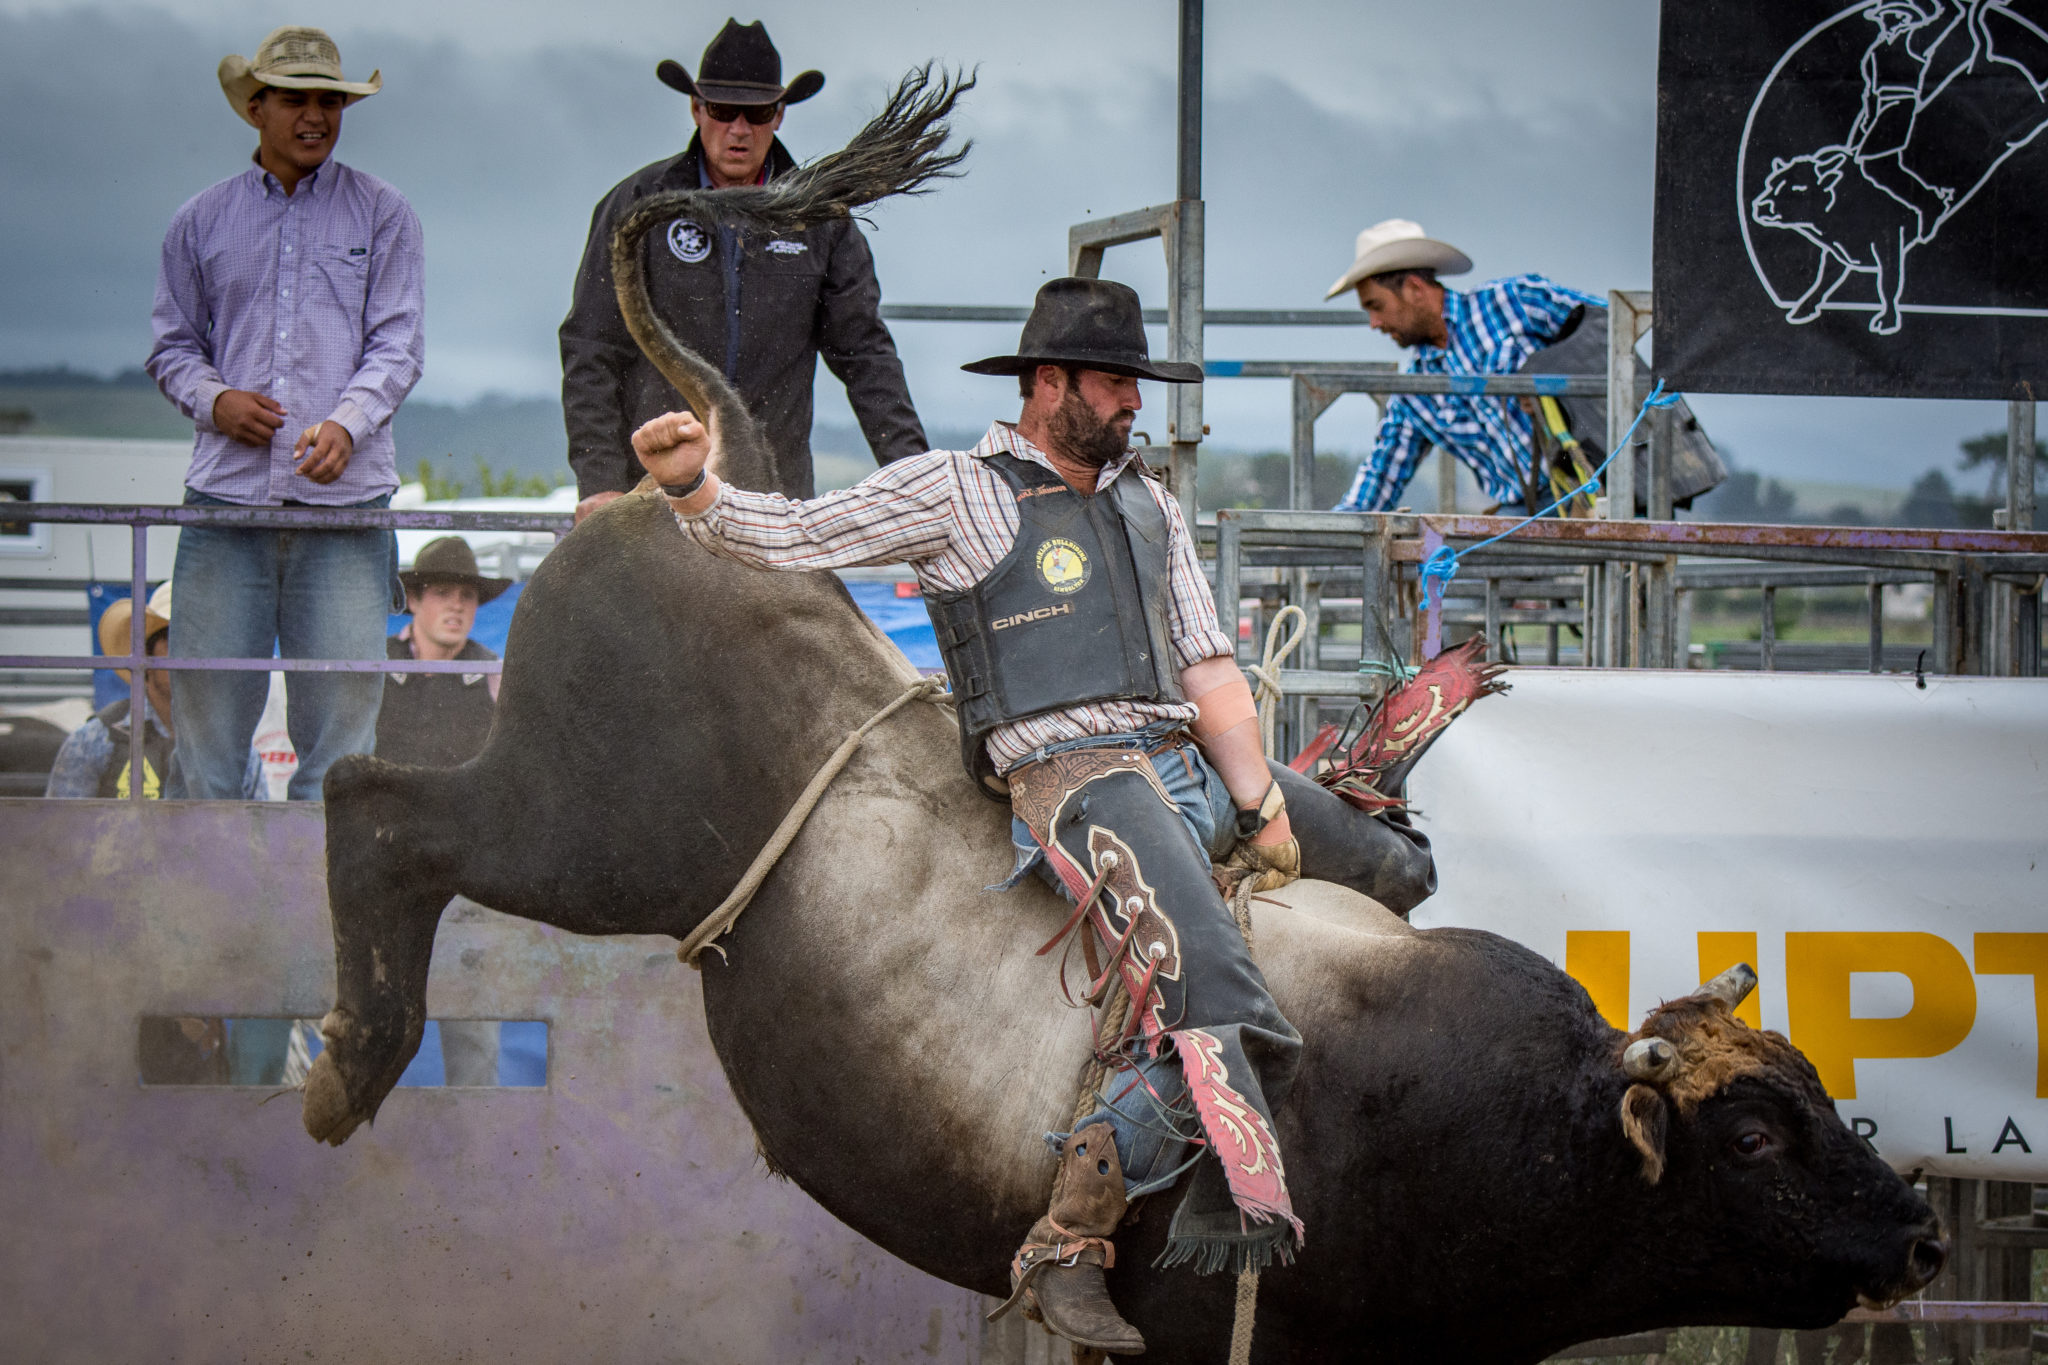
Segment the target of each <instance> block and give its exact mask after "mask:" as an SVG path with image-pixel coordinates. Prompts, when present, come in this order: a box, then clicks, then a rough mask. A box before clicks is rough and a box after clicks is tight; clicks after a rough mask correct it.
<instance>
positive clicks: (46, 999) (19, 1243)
mask: <svg viewBox="0 0 2048 1365" xmlns="http://www.w3.org/2000/svg"><path fill="white" fill-rule="evenodd" d="M0 848H4V849H5V850H6V854H5V857H4V858H0V1173H4V1174H0V1227H5V1228H6V1229H7V1233H8V1235H7V1236H6V1237H5V1238H4V1239H0V1341H5V1342H7V1343H8V1346H7V1348H6V1350H5V1352H4V1354H5V1355H6V1356H7V1357H8V1358H10V1359H20V1360H36V1361H40V1362H66V1361H79V1362H88V1361H92V1362H97V1361H108V1360H138V1361H139V1360H198V1361H216V1360H218V1361H225V1360H242V1359H262V1360H287V1359H289V1360H315V1361H350V1362H378V1361H436V1362H456V1361H491V1362H523V1361H533V1362H546V1363H547V1365H556V1363H557V1362H562V1361H628V1362H631V1361H676V1360H684V1361H720V1362H762V1365H769V1363H770V1362H774V1363H775V1365H785V1363H787V1362H808V1361H816V1362H820V1365H824V1363H825V1362H830V1363H831V1365H843V1363H844V1362H848V1361H853V1360H863V1361H868V1362H883V1361H917V1362H925V1361H932V1360H947V1361H980V1360H982V1359H984V1358H985V1353H984V1347H983V1338H982V1333H981V1324H980V1320H979V1309H980V1307H981V1301H980V1300H979V1299H978V1298H977V1297H976V1296H974V1295H972V1294H969V1293H967V1292H965V1291H962V1290H958V1289H954V1288H952V1287H951V1286H948V1285H945V1284H942V1283H940V1282H939V1281H937V1280H934V1279H931V1278H929V1277H927V1276H925V1275H923V1274H921V1273H919V1272H917V1271H915V1270H912V1269H910V1268H909V1267H907V1266H905V1265H903V1264H902V1263H900V1262H898V1261H896V1260H894V1259H893V1258H891V1257H890V1256H888V1255H887V1254H885V1253H884V1252H882V1251H880V1250H879V1249H877V1248H876V1247H874V1246H873V1245H871V1244H869V1243H868V1242H866V1241H864V1240H863V1239H861V1238H860V1237H858V1236H856V1235H855V1234H854V1233H852V1232H851V1231H849V1230H848V1229H846V1228H845V1227H842V1226H841V1225H840V1224H838V1223H836V1222H835V1221H834V1220H833V1219H832V1218H831V1217H829V1216H828V1215H826V1214H825V1213H824V1212H823V1211H822V1210H820V1209H819V1208H818V1207H817V1206H816V1205H814V1204H812V1203H811V1202H810V1200H809V1199H807V1198H806V1197H805V1196H804V1195H803V1193H802V1192H801V1191H799V1190H798V1189H797V1188H796V1187H795V1186H793V1185H790V1184H787V1183H784V1182H780V1181H776V1180H772V1179H770V1178H769V1177H768V1176H767V1175H766V1173H765V1171H764V1170H763V1168H762V1166H761V1163H760V1162H759V1160H758V1159H757V1158H756V1157H755V1155H754V1149H753V1135H752V1133H751V1132H750V1131H749V1129H748V1127H747V1124H746V1120H745V1119H744V1118H743V1117H742V1116H741V1114H740V1112H739V1109H738V1107H737V1106H736V1105H735V1104H734V1102H733V1100H732V1097H731V1094H730V1093H729V1091H728V1090H727V1088H726V1083H725V1078H724V1075H723V1073H722V1072H721V1071H720V1069H719V1067H718V1064H717V1061H716V1059H715V1058H714V1056H713V1055H712V1052H711V1048H710V1044H709V1042H708V1041H707V1040H706V1037H705V1033H704V1027H703V1022H702V1007H701V1002H700V997H699V994H698V986H697V978H696V975H695V973H693V972H691V971H690V970H689V969H688V968H686V967H684V966H683V965H682V964H681V963H679V962H677V961H676V958H675V944H674V943H673V942H672V941H670V940H668V939H665V938H658V937H649V938H639V937H632V938H607V939H591V938H579V937H576V936H574V935H569V934H563V933H559V932H557V931H555V930H552V929H548V928H545V927H543V926H540V925H536V924H530V923H527V922H525V921H521V920H514V919H509V918H506V917H503V916H499V915H496V914H493V913H491V912H489V911H486V910H483V909H481V908H479V907H476V906H472V905H469V904H467V903H466V902H458V903H457V904H456V906H455V907H453V908H452V909H451V910H450V912H449V915H448V917H446V918H444V920H443V921H442V925H441V931H440V937H439V940H438V942H437V946H436V950H435V966H434V975H433V979H432V981H431V983H430V986H429V990H428V1006H429V1011H430V1013H431V1014H433V1015H434V1016H436V1017H441V1016H447V1017H456V1018H461V1017H470V1018H544V1019H546V1020H548V1021H549V1024H550V1029H551V1040H552V1041H551V1050H552V1056H551V1057H550V1058H549V1063H548V1081H547V1084H546V1086H544V1087H542V1088H539V1089H504V1090H470V1091H464V1090H400V1091H397V1092H395V1093H393V1095H392V1096H391V1098H390V1099H389V1100H387V1101H386V1102H385V1104H384V1108H383V1111H382V1113H381V1114H380V1115H379V1117H378V1119H377V1122H376V1125H375V1127H373V1128H364V1129H360V1130H358V1131H357V1133H356V1134H355V1135H354V1136H353V1137H352V1138H351V1139H350V1140H349V1142H348V1144H347V1145H346V1146H344V1147H341V1148H338V1149H337V1148H329V1147H325V1146H320V1145H317V1144H315V1143H314V1142H313V1141H312V1140H311V1139H310V1138H308V1137H306V1135H305V1133H304V1131H303V1130H302V1129H301V1128H300V1126H299V1106H298V1102H297V1096H296V1095H295V1094H291V1093H286V1094H284V1095H282V1096H281V1097H280V1098H278V1099H277V1100H276V1101H275V1102H274V1103H264V1101H265V1099H266V1097H267V1095H268V1094H269V1092H267V1091H264V1090H260V1089H240V1088H231V1087H222V1086H190V1087H173V1086H150V1087H144V1086H142V1085H140V1084H139V1083H138V1080H137V1051H136V1049H137V1043H136V1037H137V1021H138V1019H139V1018H140V1017H141V1016H143V1015H186V1014H190V1015H219V1016H228V1017H238V1018H239V1017H252V1016H298V1017H310V1018H318V1017H319V1016H320V1014H321V1013H323V1012H324V1011H325V1010H326V1009H327V1007H328V1005H329V1003H330V1002H331V1000H332V998H333V972H334V968H333V954H332V946H331V940H330V937H329V929H328V922H327V909H326V901H325V894H324V890H323V884H322V860H323V830H322V815H321V810H320V808H319V807H318V806H314V805H301V804H297V803H290V804H274V805H273V804H248V805H244V804H239V803H225V802H223V803H211V802H209V803H204V804H199V803H194V804H184V803H174V802H148V803H129V802H116V801H62V802H48V803H45V802H40V801H19V800H18V801H0Z"/></svg>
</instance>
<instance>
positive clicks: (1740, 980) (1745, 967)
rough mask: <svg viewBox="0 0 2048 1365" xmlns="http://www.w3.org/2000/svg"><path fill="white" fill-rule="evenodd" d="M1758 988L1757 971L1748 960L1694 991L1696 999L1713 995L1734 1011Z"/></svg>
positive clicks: (1712, 996)
mask: <svg viewBox="0 0 2048 1365" xmlns="http://www.w3.org/2000/svg"><path fill="white" fill-rule="evenodd" d="M1755 989H1756V971H1755V969H1754V968H1752V967H1751V966H1750V965H1749V964H1748V963H1747V962H1738V963H1736V964H1735V965H1734V966H1733V967H1730V968H1729V969H1728V970H1727V971H1725V972H1723V973H1721V974H1720V975H1719V976H1717V977H1715V978H1714V979H1713V980H1712V981H1709V982H1707V983H1705V984H1704V985H1702V986H1701V987H1700V988H1699V989H1698V990H1696V991H1694V992H1693V998H1694V999H1696V1000H1697V999H1700V998H1702V997H1711V998H1712V999H1715V1000H1719V1001H1720V1002H1721V1003H1722V1004H1724V1005H1726V1006H1727V1007H1728V1008H1729V1010H1730V1011H1731V1012H1732V1011H1734V1010H1736V1009H1738V1008H1740V1007H1741V1005H1742V1002H1743V1001H1745V1000H1747V999H1749V993H1750V992H1751V991H1753V990H1755Z"/></svg>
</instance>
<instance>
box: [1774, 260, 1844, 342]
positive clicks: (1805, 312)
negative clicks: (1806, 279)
mask: <svg viewBox="0 0 2048 1365" xmlns="http://www.w3.org/2000/svg"><path fill="white" fill-rule="evenodd" d="M1848 273H1849V263H1848V262H1847V261H1843V260H1839V259H1837V258H1836V256H1835V253H1834V252H1832V251H1830V250H1828V249H1827V248H1826V247H1822V248H1821V251H1820V264H1819V265H1818V266H1816V267H1815V268H1814V273H1813V283H1812V284H1809V285H1808V286H1806V292H1805V293H1804V294H1801V295H1800V296H1799V297H1798V298H1796V299H1794V300H1793V301H1792V306H1791V307H1790V308H1788V309H1786V310H1785V321H1787V322H1789V323H1791V324H1793V325H1794V326H1795V327H1796V326H1803V325H1805V324H1806V323H1809V322H1812V321H1813V320H1814V319H1815V318H1817V317H1819V316H1820V305H1821V302H1822V301H1823V300H1824V299H1826V298H1827V296H1828V294H1829V292H1830V291H1832V290H1833V289H1834V287H1835V286H1836V285H1838V284H1840V283H1841V282H1842V277H1843V276H1844V275H1846V274H1848Z"/></svg>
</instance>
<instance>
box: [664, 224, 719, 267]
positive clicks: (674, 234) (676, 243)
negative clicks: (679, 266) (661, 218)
mask: <svg viewBox="0 0 2048 1365" xmlns="http://www.w3.org/2000/svg"><path fill="white" fill-rule="evenodd" d="M668 249H669V250H670V251H673V252H674V253H675V256H676V259H677V260H679V261H681V262H682V263H683V264H684V265H695V264H697V262H699V261H701V260H703V259H704V258H705V257H706V256H709V255H710V254H711V234H710V233H708V232H706V231H705V230H704V229H703V228H700V227H698V226H697V225H696V224H695V223H693V222H691V221H690V220H689V219H687V218H678V219H676V220H675V221H674V222H673V223H670V224H669V225H668Z"/></svg>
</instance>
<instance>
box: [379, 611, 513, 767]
mask: <svg viewBox="0 0 2048 1365" xmlns="http://www.w3.org/2000/svg"><path fill="white" fill-rule="evenodd" d="M384 654H385V657H387V658H391V659H410V658H411V657H412V646H411V645H409V644H407V643H406V642H405V641H404V640H401V639H399V638H398V637H397V636H396V635H393V636H389V637H387V638H386V640H385V641H384ZM455 657H456V658H458V659H478V660H483V659H495V658H497V657H498V656H497V655H495V654H493V653H492V652H491V651H490V650H488V649H485V648H484V647H483V646H482V645H480V644H478V643H477V642H476V641H474V640H465V641H463V644H462V648H461V649H459V650H457V651H456V654H455ZM496 709H497V707H496V705H495V704H494V703H493V702H492V700H491V686H490V680H489V675H488V674H484V673H386V674H385V675H384V704H383V706H381V707H380V708H378V711H377V757H379V758H388V759H390V760H391V761H392V762H394V763H416V764H418V765H419V766H420V767H422V768H459V767H461V766H462V765H463V764H465V763H467V762H469V760H471V759H472V758H475V757H476V756H477V755H478V754H480V753H482V752H483V749H484V741H485V740H486V739H488V738H490V734H491V716H492V714H493V712H495V711H496Z"/></svg>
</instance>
